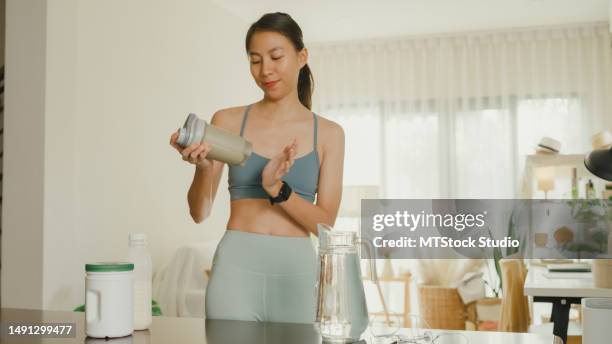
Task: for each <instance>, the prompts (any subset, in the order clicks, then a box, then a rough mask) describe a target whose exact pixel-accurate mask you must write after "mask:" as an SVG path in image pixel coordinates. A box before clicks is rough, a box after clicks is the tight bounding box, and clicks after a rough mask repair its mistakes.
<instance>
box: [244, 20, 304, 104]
mask: <svg viewBox="0 0 612 344" xmlns="http://www.w3.org/2000/svg"><path fill="white" fill-rule="evenodd" d="M260 31H271V32H278V33H280V34H281V35H283V36H285V37H286V38H287V39H288V40H289V41H291V43H292V44H293V46H294V47H295V50H296V51H301V50H302V49H304V41H303V40H302V29H300V27H299V25H298V24H297V23H296V22H295V21H294V20H293V18H291V16H290V15H288V14H287V13H281V12H275V13H267V14H264V15H263V16H262V17H261V18H259V20H257V21H256V22H254V23H253V24H251V27H250V28H249V31H247V34H246V40H245V48H246V50H247V52H248V51H249V43H250V42H251V38H252V37H253V35H254V34H255V33H257V32H260ZM313 90H314V79H313V77H312V72H311V71H310V68H309V67H308V64H305V65H304V67H302V68H301V69H300V75H299V77H298V98H299V99H300V103H302V104H303V105H304V106H305V107H307V108H308V109H309V110H310V109H311V107H312V92H313Z"/></svg>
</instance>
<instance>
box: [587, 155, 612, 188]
mask: <svg viewBox="0 0 612 344" xmlns="http://www.w3.org/2000/svg"><path fill="white" fill-rule="evenodd" d="M584 166H585V167H586V168H587V170H589V172H591V173H593V174H594V175H596V176H597V177H599V178H601V179H605V180H607V181H612V147H611V148H610V149H596V150H594V151H592V152H591V153H589V154H587V156H586V157H585V158H584Z"/></svg>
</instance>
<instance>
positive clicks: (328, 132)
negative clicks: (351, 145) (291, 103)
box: [317, 114, 344, 144]
mask: <svg viewBox="0 0 612 344" xmlns="http://www.w3.org/2000/svg"><path fill="white" fill-rule="evenodd" d="M317 118H318V126H319V128H318V136H319V138H320V139H321V141H323V143H332V144H337V143H338V141H339V140H341V141H344V129H342V126H341V125H340V124H338V123H337V122H334V121H332V120H331V119H329V118H326V117H325V116H322V115H319V114H317Z"/></svg>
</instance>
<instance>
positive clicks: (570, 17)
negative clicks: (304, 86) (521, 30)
mask: <svg viewBox="0 0 612 344" xmlns="http://www.w3.org/2000/svg"><path fill="white" fill-rule="evenodd" d="M213 2H214V3H215V4H217V5H218V6H220V7H222V8H224V9H226V10H227V11H229V12H231V13H233V14H235V15H237V16H238V17H240V18H242V19H244V20H245V21H246V22H248V23H252V22H254V21H255V20H257V19H258V18H259V17H260V16H261V15H262V14H264V13H266V12H276V11H281V12H286V13H289V14H290V15H291V16H292V17H293V18H294V19H295V20H296V21H297V22H298V24H300V26H301V28H302V31H303V32H304V40H305V41H306V43H308V42H326V41H343V40H355V39H367V38H376V37H394V36H405V35H416V34H430V33H452V32H462V31H477V30H491V29H502V28H515V27H530V26H547V25H558V24H567V23H583V22H593V21H608V20H609V18H610V12H611V10H610V3H611V2H612V0H379V1H373V0H372V1H366V0H352V1H351V0H299V1H298V0H257V1H253V0H213Z"/></svg>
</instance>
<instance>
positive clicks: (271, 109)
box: [258, 94, 305, 121]
mask: <svg viewBox="0 0 612 344" xmlns="http://www.w3.org/2000/svg"><path fill="white" fill-rule="evenodd" d="M258 105H259V108H260V109H261V112H260V114H261V116H262V117H266V118H274V119H280V120H282V121H285V120H291V119H294V118H296V117H299V116H300V114H301V113H302V112H303V110H304V108H305V106H304V105H302V103H301V102H300V100H299V98H298V97H297V94H288V95H287V96H285V97H283V98H281V99H276V100H271V99H267V98H265V97H264V99H262V100H261V101H259V102H258Z"/></svg>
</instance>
